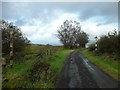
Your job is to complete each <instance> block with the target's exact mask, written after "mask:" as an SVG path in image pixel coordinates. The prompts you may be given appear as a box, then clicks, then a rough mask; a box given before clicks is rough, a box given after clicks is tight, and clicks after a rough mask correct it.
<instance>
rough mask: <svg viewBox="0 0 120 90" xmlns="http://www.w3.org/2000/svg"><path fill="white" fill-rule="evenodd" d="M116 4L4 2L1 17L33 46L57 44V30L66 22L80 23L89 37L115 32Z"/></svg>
mask: <svg viewBox="0 0 120 90" xmlns="http://www.w3.org/2000/svg"><path fill="white" fill-rule="evenodd" d="M117 8H118V6H117V3H115V2H114V3H113V2H112V3H110V2H109V3H105V2H104V3H103V2H101V3H98V2H94V3H93V2H92V3H91V2H79V3H78V2H77V3H76V2H72V3H70V2H67V3H63V2H61V3H56V2H54V3H48V2H46V3H45V2H19V3H18V2H11V3H10V2H9V3H8V2H3V3H2V16H3V17H2V18H3V19H5V20H8V21H12V22H14V23H15V24H16V25H17V26H19V27H20V28H21V30H22V32H23V33H24V34H25V35H26V36H27V37H28V39H30V40H31V41H32V42H33V43H43V44H44V43H45V44H47V43H49V44H53V45H60V44H61V43H60V41H59V40H58V38H57V30H58V29H59V27H60V25H62V24H63V22H64V21H65V20H67V19H68V20H76V21H79V22H80V24H81V26H82V30H84V31H85V32H86V33H88V34H89V36H90V42H93V41H94V36H95V35H98V36H100V35H103V34H107V32H108V31H112V30H114V29H115V28H116V29H117V22H118V9H117Z"/></svg>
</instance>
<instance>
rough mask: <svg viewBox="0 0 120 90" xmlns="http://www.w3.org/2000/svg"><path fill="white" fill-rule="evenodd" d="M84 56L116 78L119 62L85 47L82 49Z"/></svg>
mask: <svg viewBox="0 0 120 90" xmlns="http://www.w3.org/2000/svg"><path fill="white" fill-rule="evenodd" d="M83 54H84V56H85V57H86V58H87V59H88V60H90V61H91V62H93V63H94V64H95V65H96V66H98V67H100V68H101V69H102V70H103V71H105V72H106V73H108V74H109V75H110V76H112V77H113V78H114V79H116V80H118V79H119V78H120V75H118V74H119V73H118V70H119V69H118V68H119V67H118V66H119V65H120V63H119V62H118V61H117V60H116V61H115V60H113V59H112V58H110V57H108V56H107V55H100V56H98V55H96V54H95V52H90V51H88V50H87V49H83Z"/></svg>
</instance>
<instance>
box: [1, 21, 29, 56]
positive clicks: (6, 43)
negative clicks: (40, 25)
mask: <svg viewBox="0 0 120 90" xmlns="http://www.w3.org/2000/svg"><path fill="white" fill-rule="evenodd" d="M0 30H2V53H5V54H8V53H9V52H10V31H11V30H12V31H13V32H14V44H13V45H14V52H20V51H22V50H23V49H24V48H25V47H26V46H27V45H28V44H29V43H30V41H29V40H28V39H27V38H26V37H25V36H24V35H23V34H22V32H21V30H20V28H18V27H17V26H14V25H13V24H12V23H8V22H7V21H5V20H1V21H0Z"/></svg>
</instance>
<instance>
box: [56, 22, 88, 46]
mask: <svg viewBox="0 0 120 90" xmlns="http://www.w3.org/2000/svg"><path fill="white" fill-rule="evenodd" d="M58 38H59V39H60V41H61V42H62V43H63V45H64V47H65V48H73V47H85V44H86V43H87V42H88V36H87V34H86V33H85V32H83V31H81V26H80V23H79V22H77V21H72V20H70V21H68V20H66V21H65V22H64V23H63V25H61V27H60V29H59V30H58Z"/></svg>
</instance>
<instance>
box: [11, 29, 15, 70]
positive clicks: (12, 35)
mask: <svg viewBox="0 0 120 90" xmlns="http://www.w3.org/2000/svg"><path fill="white" fill-rule="evenodd" d="M11 28H12V27H11ZM13 37H14V33H13V30H12V29H11V30H10V67H11V68H12V67H13Z"/></svg>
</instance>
